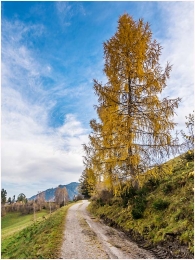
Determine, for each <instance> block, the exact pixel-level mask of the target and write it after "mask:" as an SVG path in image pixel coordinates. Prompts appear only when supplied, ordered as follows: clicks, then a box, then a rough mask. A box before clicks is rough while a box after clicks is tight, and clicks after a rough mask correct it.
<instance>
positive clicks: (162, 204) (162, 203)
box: [153, 199, 170, 210]
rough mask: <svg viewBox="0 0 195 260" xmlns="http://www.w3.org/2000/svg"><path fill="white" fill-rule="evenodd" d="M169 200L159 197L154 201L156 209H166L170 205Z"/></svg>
mask: <svg viewBox="0 0 195 260" xmlns="http://www.w3.org/2000/svg"><path fill="white" fill-rule="evenodd" d="M169 204H170V203H169V202H168V201H165V200H162V199H158V200H156V201H154V203H153V208H154V209H156V210H164V209H166V208H167V207H168V206H169Z"/></svg>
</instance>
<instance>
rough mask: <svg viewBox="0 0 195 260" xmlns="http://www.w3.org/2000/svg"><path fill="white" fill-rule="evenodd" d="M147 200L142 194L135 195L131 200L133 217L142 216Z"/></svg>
mask: <svg viewBox="0 0 195 260" xmlns="http://www.w3.org/2000/svg"><path fill="white" fill-rule="evenodd" d="M146 204H147V201H146V199H145V198H144V197H143V196H140V195H139V196H136V197H135V198H134V201H133V208H132V212H131V214H132V216H133V219H139V218H142V217H143V214H144V211H145V209H146Z"/></svg>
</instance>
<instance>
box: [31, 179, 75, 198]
mask: <svg viewBox="0 0 195 260" xmlns="http://www.w3.org/2000/svg"><path fill="white" fill-rule="evenodd" d="M78 185H79V183H78V182H71V183H69V184H66V185H59V186H58V187H60V188H64V187H66V189H67V191H68V195H69V198H70V200H73V198H74V195H78V194H79V192H78ZM58 187H56V188H51V189H47V190H45V191H43V192H44V193H45V200H46V201H49V200H50V201H54V198H55V191H56V189H57V188H58ZM36 197H37V194H36V195H34V196H32V197H31V198H29V199H28V200H34V199H36Z"/></svg>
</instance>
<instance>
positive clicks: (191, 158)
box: [183, 150, 194, 162]
mask: <svg viewBox="0 0 195 260" xmlns="http://www.w3.org/2000/svg"><path fill="white" fill-rule="evenodd" d="M183 159H184V160H186V161H187V162H191V161H194V150H189V151H188V152H187V153H185V154H184V155H183Z"/></svg>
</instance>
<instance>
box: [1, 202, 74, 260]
mask: <svg viewBox="0 0 195 260" xmlns="http://www.w3.org/2000/svg"><path fill="white" fill-rule="evenodd" d="M71 205H72V204H69V205H67V206H64V207H62V208H60V209H58V210H56V211H55V212H53V213H51V214H49V213H48V212H47V211H46V210H42V211H41V212H39V213H36V217H37V218H36V221H35V222H34V221H33V214H29V215H24V216H22V215H20V213H7V215H6V216H4V217H3V218H2V241H1V258H2V259H10V258H15V259H53V258H59V254H60V249H61V244H62V239H63V231H64V225H65V216H66V213H67V210H68V208H69V207H70V206H71Z"/></svg>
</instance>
